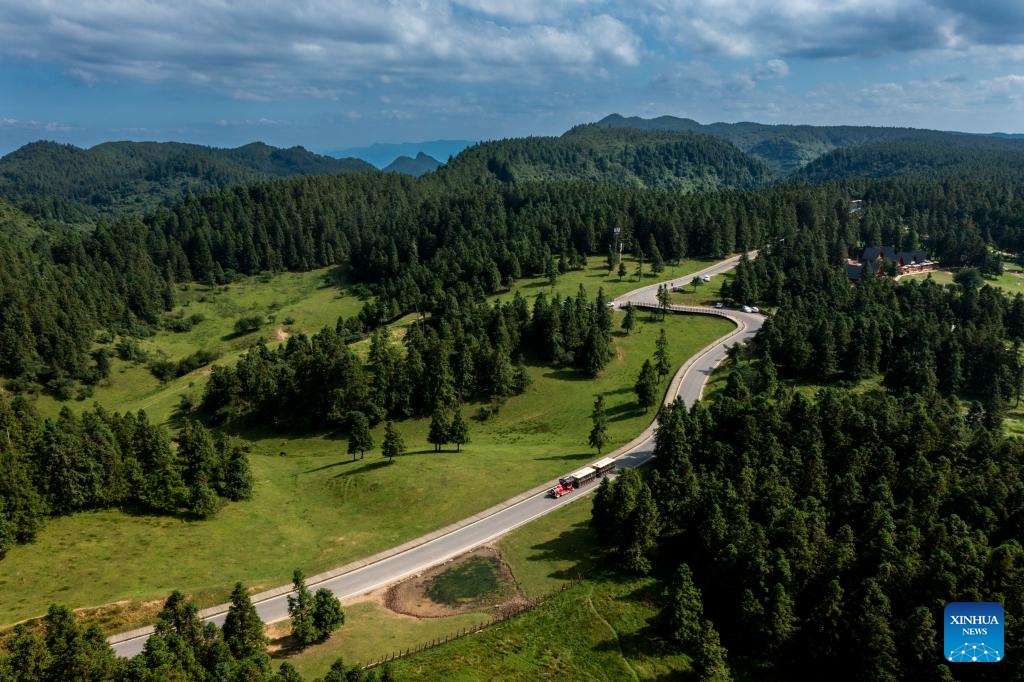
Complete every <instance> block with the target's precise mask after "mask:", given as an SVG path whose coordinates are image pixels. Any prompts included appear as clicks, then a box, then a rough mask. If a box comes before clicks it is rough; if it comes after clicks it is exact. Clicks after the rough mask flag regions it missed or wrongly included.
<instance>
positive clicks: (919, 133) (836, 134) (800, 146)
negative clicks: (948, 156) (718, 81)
mask: <svg viewBox="0 0 1024 682" xmlns="http://www.w3.org/2000/svg"><path fill="white" fill-rule="evenodd" d="M597 125H599V126H603V127H608V128H636V129H640V130H665V131H674V132H688V133H703V134H706V135H711V136H713V137H717V138H719V139H722V140H725V141H727V142H729V143H730V144H732V145H734V146H735V147H736V148H737V149H740V150H741V151H743V152H746V153H747V154H750V155H751V156H753V157H755V158H758V159H760V160H761V161H763V162H764V163H766V164H767V165H768V167H769V168H771V169H772V171H774V172H775V173H776V174H777V175H779V176H789V175H792V174H793V173H795V172H796V171H799V170H800V169H801V168H803V167H804V166H806V165H808V164H809V163H811V162H812V161H814V160H815V159H818V158H819V157H822V156H823V155H825V154H828V153H829V152H832V151H833V150H837V149H843V148H848V147H854V146H858V145H864V144H871V143H882V142H886V141H894V140H899V141H900V142H903V143H909V142H913V143H917V144H922V143H924V144H941V145H949V144H956V145H958V146H973V145H976V144H979V141H980V140H986V139H987V140H1008V141H1009V140H1013V139H1014V138H1017V137H1019V136H1018V135H1016V134H1014V135H1008V134H997V135H974V134H969V133H955V132H942V131H937V130H922V129H917V128H883V127H877V126H811V125H766V124H764V123H748V122H744V123H711V124H707V125H704V124H701V123H698V122H697V121H694V120H693V119H689V118H677V117H675V116H659V117H657V118H650V119H645V118H639V117H637V116H631V117H628V118H627V117H624V116H620V115H619V114H612V115H610V116H606V117H605V118H603V119H601V120H600V121H598V122H597ZM981 144H984V143H981Z"/></svg>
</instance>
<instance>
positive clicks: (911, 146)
mask: <svg viewBox="0 0 1024 682" xmlns="http://www.w3.org/2000/svg"><path fill="white" fill-rule="evenodd" d="M1022 171H1024V142H1020V141H1017V140H1007V139H1000V138H994V137H975V136H970V137H968V136H959V137H957V136H949V137H948V138H941V137H935V138H933V139H928V140H924V139H905V140H888V141H884V142H875V143H871V144H865V145H861V146H858V147H848V148H844V149H836V150H834V151H831V152H829V153H828V154H825V155H823V156H821V157H820V158H818V159H815V160H814V161H813V162H811V163H810V164H808V165H807V166H806V167H804V168H803V169H801V170H800V171H799V172H798V173H797V174H796V177H799V178H802V179H805V180H808V181H810V182H827V181H829V180H834V179H839V178H850V177H861V178H886V177H892V176H896V175H914V174H918V175H927V174H936V173H942V174H943V175H945V176H950V177H959V178H963V179H979V178H991V179H999V178H1010V177H1013V178H1019V177H1020V176H1021V173H1022Z"/></svg>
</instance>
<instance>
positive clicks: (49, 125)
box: [0, 118, 74, 133]
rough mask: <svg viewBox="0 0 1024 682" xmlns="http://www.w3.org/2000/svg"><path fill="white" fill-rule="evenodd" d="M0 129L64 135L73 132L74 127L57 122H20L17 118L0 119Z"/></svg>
mask: <svg viewBox="0 0 1024 682" xmlns="http://www.w3.org/2000/svg"><path fill="white" fill-rule="evenodd" d="M0 128H15V129H21V130H42V131H45V132H48V133H64V132H68V131H71V130H74V126H72V125H69V124H67V123H59V122H57V121H34V120H27V121H26V120H20V119H17V118H0Z"/></svg>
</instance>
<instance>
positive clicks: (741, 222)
mask: <svg viewBox="0 0 1024 682" xmlns="http://www.w3.org/2000/svg"><path fill="white" fill-rule="evenodd" d="M773 206H774V208H773ZM784 214H785V209H784V201H783V199H782V197H774V198H769V197H763V196H759V195H743V194H730V195H701V196H693V197H688V198H687V197H682V196H678V195H675V194H671V193H665V192H649V191H641V190H636V189H628V188H615V187H601V186H597V185H585V184H559V185H554V184H541V185H529V186H525V187H518V186H501V187H498V186H494V187H475V188H474V187H450V186H447V185H445V184H443V183H441V182H438V181H436V180H430V179H426V178H425V179H420V180H416V179H413V178H408V177H404V176H397V175H394V174H358V175H351V176H341V177H316V178H312V177H310V178H301V179H296V180H285V181H280V182H275V183H268V184H261V185H256V186H253V187H248V188H233V189H230V190H224V191H222V192H220V193H218V194H215V195H211V196H207V197H204V198H202V199H189V200H186V201H184V202H182V203H180V204H178V205H176V206H175V207H174V208H172V209H167V210H161V211H159V212H157V213H155V214H153V215H151V216H149V217H148V218H146V219H145V221H142V222H140V221H138V220H135V219H131V220H126V221H122V222H118V223H114V224H107V223H102V222H101V223H100V224H99V225H97V227H96V228H95V230H93V231H91V232H88V233H83V232H80V231H73V230H60V229H55V230H53V231H50V232H48V233H47V232H46V231H44V230H42V229H36V230H35V231H33V232H32V234H31V235H29V234H28V232H29V231H27V230H20V231H18V232H20V233H17V234H11V235H7V234H6V232H5V235H4V237H3V239H0V266H2V267H0V320H2V321H3V322H4V324H3V325H2V327H0V375H3V376H5V377H8V378H19V379H21V383H19V384H15V385H14V386H13V388H16V389H33V388H36V389H37V388H39V387H43V388H46V389H47V390H50V391H52V392H54V393H57V394H58V395H64V396H66V395H67V394H69V392H70V388H69V387H70V386H71V385H72V384H76V383H79V384H87V385H89V384H94V383H96V382H97V381H99V380H101V379H102V378H103V377H104V368H105V366H106V365H105V364H104V361H103V360H104V359H102V358H99V357H97V356H96V355H95V353H94V352H93V345H92V344H93V341H94V340H95V339H96V337H97V334H99V337H100V338H107V339H110V338H112V337H113V336H114V335H117V334H124V335H129V336H144V335H146V334H148V333H150V332H151V331H152V330H153V329H155V328H157V327H158V326H159V325H160V324H162V321H166V323H167V324H170V325H179V324H181V322H180V321H178V320H174V319H170V318H167V317H166V315H165V313H166V311H168V310H170V309H171V308H172V307H173V305H174V300H175V295H174V290H175V286H174V285H175V283H176V282H185V281H202V282H207V283H227V282H230V281H232V280H233V279H234V278H235V277H237V276H238V275H240V274H244V275H252V274H257V273H260V272H266V271H281V270H308V269H311V268H317V267H326V266H341V267H342V268H343V271H344V276H345V278H346V279H347V280H348V281H349V282H352V283H354V285H355V287H356V290H357V291H358V292H359V293H362V294H365V295H367V296H368V297H370V298H371V299H372V300H370V301H368V303H367V309H366V311H365V312H364V314H362V315H360V317H359V320H360V323H361V325H362V326H363V327H362V329H360V330H359V332H360V333H366V332H368V331H370V330H372V328H373V327H374V326H376V325H379V324H381V323H382V322H383V321H386V320H390V319H393V318H394V317H395V316H397V315H399V314H402V313H407V312H412V311H417V310H418V311H420V312H430V311H432V310H433V309H434V308H435V307H436V306H438V305H440V303H441V302H442V301H443V299H444V298H445V296H446V292H447V291H450V290H452V289H453V288H454V287H455V286H456V285H460V284H464V285H466V286H468V287H469V291H471V292H473V294H474V295H476V294H477V292H480V293H483V294H490V293H494V292H496V291H500V290H502V289H503V288H504V287H506V286H507V285H508V284H509V283H510V282H512V281H514V280H516V279H519V278H520V277H524V276H532V275H538V274H543V273H545V272H546V271H548V269H549V267H550V263H551V262H552V261H554V260H557V261H559V262H562V263H565V264H567V265H568V266H570V267H580V264H581V263H584V262H585V259H584V258H583V257H584V256H585V255H586V254H592V253H602V254H606V253H608V252H610V251H615V252H616V253H617V245H618V243H619V242H622V243H623V244H624V245H625V248H626V249H627V250H630V249H632V250H635V251H639V250H640V249H641V248H649V247H648V244H649V243H650V242H651V240H652V238H653V240H654V243H655V245H656V246H657V249H658V251H659V253H660V254H661V256H662V257H663V258H664V259H665V260H670V261H672V260H677V259H680V258H683V257H686V256H702V255H722V254H725V253H729V252H731V251H733V250H735V249H737V248H740V247H746V246H754V245H757V244H759V243H760V242H761V240H762V238H763V234H765V233H770V232H771V231H772V230H774V229H776V227H775V224H776V223H777V222H778V220H782V219H784V218H783V216H784ZM759 215H766V216H767V217H766V218H763V219H762V218H758V216H759ZM616 231H617V234H616ZM12 232H14V231H12ZM101 352H102V353H104V354H105V353H106V352H107V351H105V350H104V351H101Z"/></svg>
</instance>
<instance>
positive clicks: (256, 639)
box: [223, 583, 269, 660]
mask: <svg viewBox="0 0 1024 682" xmlns="http://www.w3.org/2000/svg"><path fill="white" fill-rule="evenodd" d="M223 633H224V641H225V642H226V643H227V645H228V648H230V649H231V655H232V656H234V657H235V658H236V659H237V660H241V659H243V658H249V657H251V656H257V655H262V654H264V653H265V652H266V648H267V643H268V641H269V640H268V639H267V636H266V634H265V633H264V631H263V621H262V620H260V617H259V614H258V613H256V607H255V606H253V604H252V600H251V599H250V598H249V593H248V592H246V590H245V587H244V586H243V585H242V583H235V589H234V590H232V592H231V606H230V607H228V613H227V616H226V617H225V619H224V627H223Z"/></svg>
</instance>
